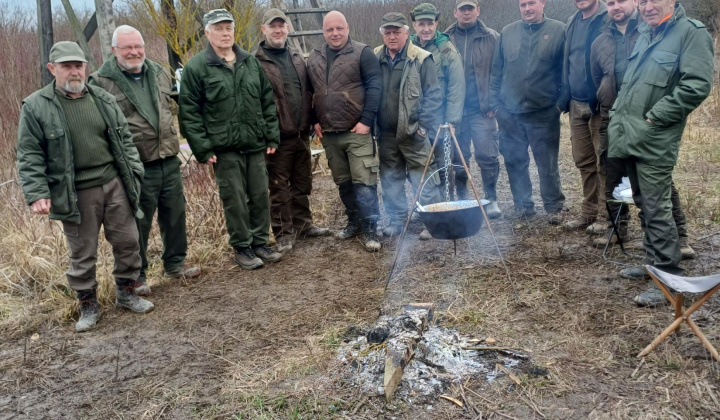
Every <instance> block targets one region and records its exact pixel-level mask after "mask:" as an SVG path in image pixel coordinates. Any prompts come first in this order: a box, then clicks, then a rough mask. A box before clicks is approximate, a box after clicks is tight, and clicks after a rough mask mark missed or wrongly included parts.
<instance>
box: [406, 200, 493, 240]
mask: <svg viewBox="0 0 720 420" xmlns="http://www.w3.org/2000/svg"><path fill="white" fill-rule="evenodd" d="M481 202H482V205H483V208H487V205H488V204H490V202H489V201H488V200H481ZM423 209H424V210H423V211H420V210H416V211H417V212H418V214H419V215H420V220H422V222H423V224H425V228H427V230H428V232H430V234H431V235H432V237H433V238H435V239H462V238H467V237H470V236H473V235H475V234H476V233H478V232H479V231H480V228H481V227H482V224H483V215H482V212H481V211H480V208H479V207H478V202H477V200H462V201H449V202H444V203H435V204H428V205H427V206H424V207H423Z"/></svg>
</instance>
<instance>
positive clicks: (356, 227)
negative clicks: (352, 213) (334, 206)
mask: <svg viewBox="0 0 720 420" xmlns="http://www.w3.org/2000/svg"><path fill="white" fill-rule="evenodd" d="M360 230H361V226H360V222H359V221H358V220H356V219H354V218H353V219H348V222H347V225H346V226H345V228H344V229H343V230H341V231H340V232H338V233H337V234H336V235H335V236H337V237H338V238H339V239H350V238H352V237H353V236H355V235H357V234H358V233H360Z"/></svg>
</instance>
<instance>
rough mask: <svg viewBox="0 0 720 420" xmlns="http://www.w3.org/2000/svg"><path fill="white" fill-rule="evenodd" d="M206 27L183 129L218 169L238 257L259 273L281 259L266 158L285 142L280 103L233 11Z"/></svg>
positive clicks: (218, 12)
mask: <svg viewBox="0 0 720 420" xmlns="http://www.w3.org/2000/svg"><path fill="white" fill-rule="evenodd" d="M203 23H204V24H205V36H206V37H207V39H208V46H207V49H206V50H205V51H203V52H201V53H198V54H196V55H195V56H194V57H193V58H191V59H190V60H189V61H188V63H187V65H186V66H185V70H183V75H182V85H181V87H180V129H181V131H182V134H183V135H184V136H185V138H186V139H187V140H188V143H189V144H190V148H191V149H192V151H193V154H194V155H195V157H196V158H197V160H198V162H201V163H212V164H213V169H214V171H215V181H216V182H217V185H218V189H219V190H220V198H221V199H222V202H223V210H224V212H225V224H226V227H227V232H228V235H229V237H230V240H229V242H230V245H231V246H232V247H233V248H234V250H235V256H234V258H233V260H234V261H235V263H236V264H238V265H240V266H241V267H242V268H244V269H246V270H253V269H256V268H260V267H262V266H263V265H264V263H265V262H275V261H279V260H280V258H281V257H282V255H281V254H280V253H278V252H276V251H274V250H272V249H271V248H269V247H268V240H269V236H270V234H269V231H270V201H269V198H268V176H267V169H266V166H265V155H266V154H268V155H271V154H273V153H275V150H276V149H277V147H278V145H279V144H280V129H279V127H278V117H277V111H276V108H275V99H274V97H273V90H272V85H271V84H270V81H269V80H268V79H267V77H266V76H265V72H263V70H262V67H261V66H260V63H259V62H258V60H257V59H256V58H255V57H254V56H253V55H252V54H250V53H248V52H247V51H245V50H243V49H241V48H240V46H239V45H237V44H236V43H235V19H234V18H233V16H232V15H231V14H230V12H228V11H227V10H225V9H215V10H211V11H210V12H208V13H206V14H205V16H203Z"/></svg>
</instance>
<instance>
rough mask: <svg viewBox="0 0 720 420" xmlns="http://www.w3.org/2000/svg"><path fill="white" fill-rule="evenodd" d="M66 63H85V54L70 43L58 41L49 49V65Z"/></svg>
mask: <svg viewBox="0 0 720 420" xmlns="http://www.w3.org/2000/svg"><path fill="white" fill-rule="evenodd" d="M66 61H82V62H83V63H87V60H86V59H85V53H84V52H83V50H82V48H80V46H79V45H78V44H76V43H74V42H72V41H60V42H56V43H55V45H53V46H52V48H51V49H50V62H51V63H64V62H66Z"/></svg>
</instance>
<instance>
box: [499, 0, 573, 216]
mask: <svg viewBox="0 0 720 420" xmlns="http://www.w3.org/2000/svg"><path fill="white" fill-rule="evenodd" d="M519 6H520V13H521V17H522V19H521V20H519V21H517V22H514V23H511V24H509V25H508V26H506V27H505V28H503V30H502V32H501V33H500V39H499V40H498V45H497V49H496V50H495V56H494V58H493V66H492V76H491V79H490V106H491V108H492V109H493V113H492V114H491V115H494V116H495V117H496V118H497V121H498V125H499V126H500V152H501V153H502V155H503V157H504V158H505V169H507V173H508V179H509V181H510V190H511V191H512V195H513V202H514V204H515V212H516V214H517V215H518V216H520V217H531V216H533V215H535V203H534V202H533V199H532V183H531V182H530V171H529V165H530V155H529V154H528V147H529V148H530V149H532V154H533V158H534V159H535V164H536V165H537V170H538V175H539V178H540V197H541V199H542V202H543V206H544V208H545V212H546V213H547V217H548V222H549V223H551V224H560V223H562V210H563V206H564V204H565V195H564V194H563V192H562V187H561V184H560V170H559V168H558V154H559V152H560V110H559V109H558V108H557V106H556V102H557V100H558V97H559V96H560V81H561V78H562V59H563V52H564V46H565V24H564V23H562V22H559V21H557V20H553V19H549V18H547V17H546V16H545V0H519Z"/></svg>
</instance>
